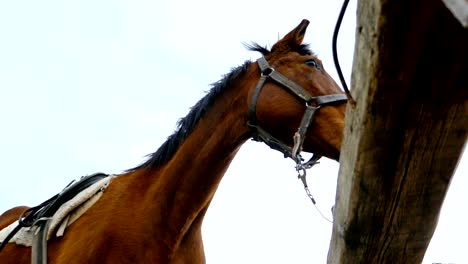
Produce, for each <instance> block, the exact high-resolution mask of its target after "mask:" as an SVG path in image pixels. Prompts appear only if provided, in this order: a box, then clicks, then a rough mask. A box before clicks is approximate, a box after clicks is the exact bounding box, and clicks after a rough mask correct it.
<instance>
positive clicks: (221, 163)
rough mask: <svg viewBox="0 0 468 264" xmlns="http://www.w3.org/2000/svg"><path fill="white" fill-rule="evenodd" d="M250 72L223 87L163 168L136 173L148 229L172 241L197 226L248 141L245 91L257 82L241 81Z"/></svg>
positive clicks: (246, 94)
mask: <svg viewBox="0 0 468 264" xmlns="http://www.w3.org/2000/svg"><path fill="white" fill-rule="evenodd" d="M251 68H252V67H251ZM249 72H251V70H249V71H248V72H247V73H243V74H241V75H240V76H238V77H237V78H236V79H234V80H232V82H231V86H230V87H225V91H224V92H223V93H222V94H220V95H219V97H218V98H217V99H216V101H215V102H214V104H213V105H212V106H211V107H210V108H209V109H207V111H206V113H205V114H204V116H203V117H202V118H201V119H200V120H199V121H198V124H197V125H196V127H195V128H194V130H193V131H192V133H191V134H190V135H189V136H188V137H187V138H186V139H185V140H184V142H183V143H182V144H181V145H180V146H179V148H178V150H177V151H176V152H175V154H174V156H173V157H172V158H171V159H170V160H169V161H168V162H167V163H166V164H165V165H163V166H161V167H159V168H154V169H141V168H140V169H139V171H136V173H137V174H140V175H144V177H138V179H137V178H135V180H144V181H145V182H146V184H143V185H145V186H147V188H148V189H147V192H146V195H145V197H146V198H145V201H144V202H143V203H141V206H142V208H145V209H144V211H145V214H146V215H153V216H155V217H154V218H152V219H150V220H149V221H153V223H151V225H152V226H161V229H164V230H165V231H170V232H171V234H170V237H171V238H172V237H179V238H180V237H181V236H183V235H184V233H185V232H187V230H188V229H189V228H191V227H192V224H195V225H201V221H202V219H203V216H204V213H205V212H206V209H207V207H208V205H209V203H210V201H211V199H212V198H213V195H214V193H215V191H216V189H217V187H218V184H219V182H220V181H221V179H222V177H223V175H224V173H225V171H226V170H227V168H228V166H229V164H230V163H231V161H232V159H233V158H234V156H235V154H236V153H237V151H238V150H239V148H240V147H241V145H242V144H243V143H244V142H245V141H246V140H247V139H248V138H249V129H248V127H247V118H248V92H247V91H248V87H249V86H252V85H254V84H255V83H254V82H255V81H256V80H255V78H249V79H252V81H249V80H246V79H247V78H246V77H247V75H249ZM142 170H143V171H142ZM144 170H147V171H144ZM143 178H144V179H143ZM139 185H140V186H142V185H141V184H139ZM148 210H149V211H151V210H153V212H149V211H148ZM146 219H149V218H146Z"/></svg>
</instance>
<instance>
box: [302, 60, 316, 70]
mask: <svg viewBox="0 0 468 264" xmlns="http://www.w3.org/2000/svg"><path fill="white" fill-rule="evenodd" d="M304 63H305V64H306V65H308V66H311V67H314V68H317V69H318V70H320V64H319V63H318V62H317V61H316V60H314V59H310V60H306V61H305V62H304Z"/></svg>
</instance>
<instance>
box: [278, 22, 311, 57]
mask: <svg viewBox="0 0 468 264" xmlns="http://www.w3.org/2000/svg"><path fill="white" fill-rule="evenodd" d="M309 23H310V22H309V20H307V19H303V20H302V21H301V23H300V24H299V25H298V26H297V27H296V28H294V29H293V30H291V31H290V32H289V33H288V34H286V36H284V37H283V38H282V39H281V40H279V41H278V42H277V43H276V44H275V45H273V47H272V49H271V51H274V50H275V49H276V50H277V49H280V48H279V47H281V46H283V47H296V46H298V45H301V44H302V41H303V40H304V36H305V33H306V29H307V26H308V25H309ZM281 50H282V49H281Z"/></svg>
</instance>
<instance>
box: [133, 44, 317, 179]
mask: <svg viewBox="0 0 468 264" xmlns="http://www.w3.org/2000/svg"><path fill="white" fill-rule="evenodd" d="M244 46H245V47H246V48H247V49H248V50H251V51H258V52H260V53H261V54H262V55H263V56H266V55H268V54H270V53H271V51H270V50H269V49H267V48H266V47H262V46H260V45H259V44H257V43H255V42H252V43H251V44H246V43H244ZM295 49H296V51H297V52H298V53H299V54H302V55H311V54H313V52H312V51H311V50H310V49H309V45H308V44H301V45H298V46H297V47H295ZM251 63H252V62H250V61H245V62H244V64H243V65H241V66H238V67H237V68H233V69H232V70H231V72H230V73H228V74H226V75H224V77H223V78H222V79H221V80H219V81H218V82H216V83H213V84H212V88H211V90H210V91H209V92H208V93H207V95H205V96H204V97H203V98H202V99H201V100H200V101H198V102H197V103H196V104H195V105H194V106H193V107H192V108H190V111H189V113H188V114H187V116H186V117H184V118H181V119H180V120H179V121H178V122H177V128H176V130H175V131H174V133H173V134H172V135H171V136H169V137H168V138H167V140H166V142H164V143H163V144H162V145H161V146H160V147H159V149H158V150H156V152H154V153H152V154H149V155H147V156H148V159H147V160H146V161H145V162H144V163H142V164H141V165H139V166H137V167H135V168H132V169H129V170H128V171H135V170H137V169H152V168H156V167H159V166H162V165H164V164H165V163H166V162H168V161H169V160H170V159H171V158H172V157H173V156H174V153H175V152H176V151H177V150H178V148H179V146H180V145H182V143H183V142H184V141H185V139H186V138H187V137H188V136H189V135H190V134H191V133H192V131H193V129H194V128H195V126H196V124H197V123H198V121H199V120H200V118H202V117H203V116H204V115H205V113H206V111H207V109H209V108H210V107H211V105H212V104H213V102H214V101H215V100H216V99H217V98H218V96H219V95H220V94H222V93H223V91H224V90H225V88H226V87H228V86H230V85H231V83H232V81H233V80H234V79H235V78H236V77H237V76H239V75H240V74H242V73H244V72H246V71H247V69H248V67H249V66H250V65H251Z"/></svg>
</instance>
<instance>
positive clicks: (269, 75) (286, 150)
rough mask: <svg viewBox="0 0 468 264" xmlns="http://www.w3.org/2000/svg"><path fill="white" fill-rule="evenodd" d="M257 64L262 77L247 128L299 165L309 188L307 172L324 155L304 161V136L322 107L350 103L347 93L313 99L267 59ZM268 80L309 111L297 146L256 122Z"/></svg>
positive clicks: (300, 130) (295, 135)
mask: <svg viewBox="0 0 468 264" xmlns="http://www.w3.org/2000/svg"><path fill="white" fill-rule="evenodd" d="M257 63H258V66H259V67H260V71H261V75H260V80H259V81H258V82H257V85H256V86H255V91H254V93H253V95H252V99H251V101H250V109H249V122H248V125H249V127H250V129H251V133H252V138H253V140H255V141H259V142H264V143H265V144H267V145H268V146H269V147H270V148H272V149H275V150H278V151H280V152H282V153H283V154H284V157H285V158H291V159H293V160H294V161H295V162H296V170H297V171H298V173H299V178H300V179H301V180H302V181H303V183H304V186H305V187H306V188H307V184H306V182H305V170H306V169H308V168H310V167H312V166H313V165H314V164H316V163H317V162H318V160H319V159H320V158H321V156H318V155H315V154H314V155H313V156H312V158H311V159H310V160H309V161H307V162H304V159H303V158H302V156H301V154H300V152H301V151H302V144H303V143H304V136H305V133H306V132H307V129H308V128H309V125H310V123H311V121H312V118H313V117H314V114H315V112H316V111H317V110H318V109H319V108H320V107H322V106H324V105H328V104H332V103H336V102H345V101H347V100H348V98H347V96H346V94H330V95H321V96H311V95H310V94H309V93H308V92H307V91H306V90H305V89H304V88H302V87H301V86H300V85H298V84H297V83H295V82H293V81H291V80H289V79H288V78H286V77H285V76H284V75H282V74H281V73H279V72H277V71H275V69H274V68H273V67H271V66H270V65H269V64H268V62H267V61H266V59H265V58H264V57H261V58H259V59H258V60H257ZM267 79H271V80H273V81H275V82H277V83H278V84H280V86H281V87H283V88H286V89H287V90H288V91H290V92H292V93H293V94H294V95H295V96H297V97H299V99H301V100H302V101H303V102H304V103H305V105H306V110H305V112H304V115H303V117H302V121H301V124H300V125H299V128H298V129H297V132H296V133H295V134H294V137H293V140H294V146H293V147H292V148H291V147H289V146H288V145H286V144H284V143H283V142H281V141H280V140H278V139H276V138H275V137H273V136H272V135H271V134H269V133H268V132H266V131H265V130H264V129H263V128H261V127H260V126H259V125H258V123H257V116H256V107H257V99H258V96H259V95H260V92H261V90H262V88H263V86H264V84H265V81H266V80H267Z"/></svg>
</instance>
